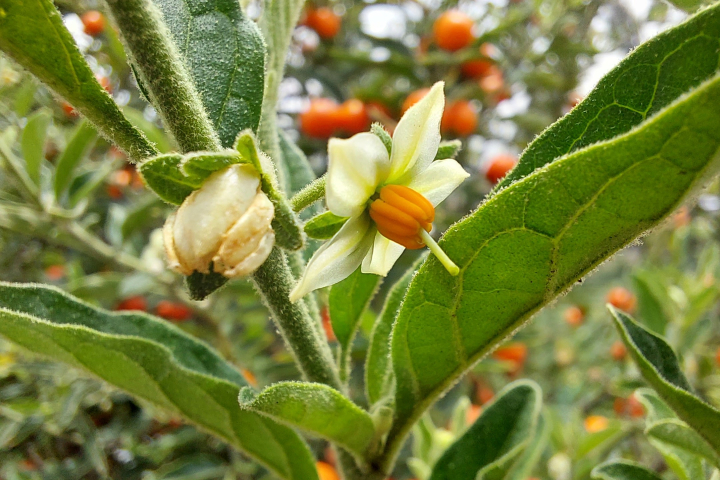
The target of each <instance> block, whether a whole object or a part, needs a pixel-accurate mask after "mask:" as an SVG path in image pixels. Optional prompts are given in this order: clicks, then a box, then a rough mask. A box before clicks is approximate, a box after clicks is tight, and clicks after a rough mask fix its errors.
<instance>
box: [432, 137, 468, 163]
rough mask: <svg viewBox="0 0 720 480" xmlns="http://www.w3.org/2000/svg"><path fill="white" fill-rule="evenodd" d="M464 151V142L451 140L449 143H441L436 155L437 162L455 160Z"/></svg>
mask: <svg viewBox="0 0 720 480" xmlns="http://www.w3.org/2000/svg"><path fill="white" fill-rule="evenodd" d="M461 149H462V142H461V141H460V140H449V141H447V142H440V146H439V147H438V151H437V153H436V154H435V160H445V159H446V158H455V157H457V154H458V153H460V150H461Z"/></svg>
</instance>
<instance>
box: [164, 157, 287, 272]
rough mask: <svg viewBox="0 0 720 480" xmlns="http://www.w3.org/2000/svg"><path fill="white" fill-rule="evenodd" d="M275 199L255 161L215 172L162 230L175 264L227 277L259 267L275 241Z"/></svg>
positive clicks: (180, 269)
mask: <svg viewBox="0 0 720 480" xmlns="http://www.w3.org/2000/svg"><path fill="white" fill-rule="evenodd" d="M273 214H274V208H273V204H272V202H270V200H269V199H268V197H267V196H266V195H265V193H263V192H262V191H261V190H260V176H259V175H258V173H257V171H256V170H255V169H254V168H253V167H252V166H250V165H232V166H230V167H228V168H226V169H224V170H221V171H218V172H215V173H213V174H212V175H210V177H208V179H207V180H206V181H205V183H204V184H203V185H202V187H200V189H199V190H196V191H195V192H193V193H192V194H190V196H188V197H187V198H186V199H185V201H184V202H183V203H182V205H180V208H179V209H178V210H177V211H176V212H175V213H174V214H173V215H171V216H170V217H169V218H168V219H167V222H166V223H165V228H164V229H163V233H164V239H165V250H166V251H167V255H168V259H169V262H170V268H172V269H174V270H176V271H178V272H180V273H182V274H184V275H190V274H191V273H193V271H195V270H197V271H198V272H202V273H209V272H210V265H211V263H212V265H213V271H214V272H216V273H220V274H222V275H224V276H226V277H228V278H233V277H238V276H243V275H248V274H250V273H252V272H254V271H255V270H256V269H257V268H258V267H259V266H260V265H262V263H263V262H264V261H265V260H266V259H267V257H268V255H270V251H271V250H272V248H273V245H274V244H275V232H273V230H272V228H271V226H270V224H271V222H272V219H273Z"/></svg>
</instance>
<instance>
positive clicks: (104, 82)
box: [95, 75, 113, 93]
mask: <svg viewBox="0 0 720 480" xmlns="http://www.w3.org/2000/svg"><path fill="white" fill-rule="evenodd" d="M95 80H97V81H98V83H99V84H100V86H101V87H103V88H104V89H105V91H106V92H108V93H112V91H113V88H112V83H110V79H109V78H108V77H106V76H104V75H95Z"/></svg>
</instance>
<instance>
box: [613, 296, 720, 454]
mask: <svg viewBox="0 0 720 480" xmlns="http://www.w3.org/2000/svg"><path fill="white" fill-rule="evenodd" d="M608 308H609V309H610V313H612V315H613V319H614V320H615V326H616V327H617V329H618V331H619V332H620V336H621V337H622V339H623V342H625V345H626V346H627V347H628V350H629V351H630V354H631V355H632V357H633V359H634V360H635V363H636V364H637V366H638V368H639V369H640V373H642V375H643V377H644V378H645V380H647V382H648V383H649V384H650V385H652V387H653V388H654V389H655V391H656V392H657V393H658V394H659V395H660V396H661V397H662V398H663V400H665V402H666V403H667V404H668V405H669V406H670V408H672V409H673V410H674V411H675V413H676V414H677V416H678V417H680V419H682V420H684V421H685V422H686V423H687V424H688V425H689V426H690V427H691V428H693V429H694V430H695V431H696V432H697V433H698V434H700V436H701V437H702V438H703V439H705V441H706V442H707V443H708V444H709V445H710V446H711V447H712V449H713V450H714V451H715V453H717V454H720V410H717V409H716V408H714V407H712V406H711V405H709V404H708V403H705V402H704V401H703V400H701V399H700V398H698V397H697V396H696V395H695V394H694V393H693V391H692V388H691V387H690V384H689V383H688V381H687V378H685V375H683V373H682V371H681V370H680V365H679V364H678V360H677V357H676V356H675V352H673V350H672V348H670V346H669V345H668V344H667V343H666V342H665V340H663V339H662V338H661V337H659V336H657V335H655V334H654V333H652V332H650V331H648V330H646V329H645V328H644V327H642V326H641V325H639V324H638V323H637V322H635V320H633V319H632V318H630V317H629V316H627V315H626V314H624V313H622V312H620V311H619V310H616V309H615V308H614V307H612V306H610V305H608Z"/></svg>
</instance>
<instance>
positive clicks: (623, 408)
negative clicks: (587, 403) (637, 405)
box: [613, 397, 627, 417]
mask: <svg viewBox="0 0 720 480" xmlns="http://www.w3.org/2000/svg"><path fill="white" fill-rule="evenodd" d="M613 410H614V411H615V414H616V415H617V416H619V417H621V416H623V415H625V413H626V412H627V400H625V399H624V398H621V397H617V398H616V399H615V400H613Z"/></svg>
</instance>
